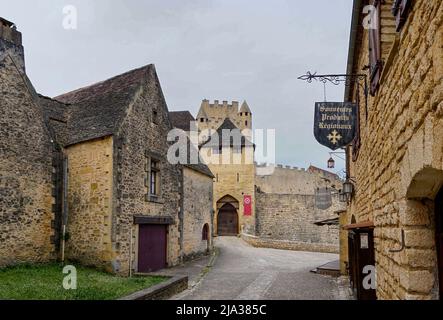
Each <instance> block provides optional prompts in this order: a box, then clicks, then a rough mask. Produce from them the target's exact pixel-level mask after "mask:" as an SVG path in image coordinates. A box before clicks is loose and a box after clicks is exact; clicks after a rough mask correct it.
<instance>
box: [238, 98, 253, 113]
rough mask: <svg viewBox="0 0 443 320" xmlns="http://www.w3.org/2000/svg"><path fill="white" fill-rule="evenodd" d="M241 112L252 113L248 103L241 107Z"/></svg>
mask: <svg viewBox="0 0 443 320" xmlns="http://www.w3.org/2000/svg"><path fill="white" fill-rule="evenodd" d="M240 112H249V113H252V112H251V109H250V108H249V106H248V103H247V102H246V101H244V102H243V104H242V105H241V108H240Z"/></svg>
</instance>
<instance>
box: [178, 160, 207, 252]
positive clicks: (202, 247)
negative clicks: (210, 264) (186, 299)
mask: <svg viewBox="0 0 443 320" xmlns="http://www.w3.org/2000/svg"><path fill="white" fill-rule="evenodd" d="M183 175H184V179H183V197H184V204H183V206H184V217H183V227H184V243H183V253H184V256H185V259H188V258H192V257H194V256H198V255H200V254H202V253H205V252H206V251H207V250H208V249H209V250H210V249H211V247H212V230H213V224H212V215H213V214H212V211H213V203H212V184H213V180H212V178H211V177H208V176H206V175H204V174H201V173H199V172H196V171H194V170H192V169H189V168H186V167H185V168H184V169H183ZM205 224H208V225H209V234H208V236H209V246H208V241H205V240H202V235H203V226H204V225H205Z"/></svg>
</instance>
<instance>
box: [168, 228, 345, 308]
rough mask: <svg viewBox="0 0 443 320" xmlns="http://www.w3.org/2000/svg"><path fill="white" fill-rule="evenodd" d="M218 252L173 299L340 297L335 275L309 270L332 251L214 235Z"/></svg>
mask: <svg viewBox="0 0 443 320" xmlns="http://www.w3.org/2000/svg"><path fill="white" fill-rule="evenodd" d="M216 245H217V247H218V248H219V251H220V254H219V257H218V258H217V260H216V261H215V264H214V266H213V267H212V269H211V270H210V271H209V273H208V274H207V275H206V277H205V278H204V279H203V280H202V281H201V282H200V283H199V284H198V285H197V286H196V287H195V288H194V289H193V290H190V291H187V292H185V293H183V294H181V295H180V296H177V297H176V299H183V300H210V299H212V300H268V299H269V300H344V299H348V298H349V297H348V296H347V290H346V288H344V287H343V285H339V281H338V280H337V279H336V278H333V277H329V276H323V275H318V274H313V273H311V272H310V270H312V269H314V268H316V267H318V266H320V265H322V264H325V263H327V262H329V261H331V260H334V259H337V255H335V254H327V253H312V252H295V251H284V250H275V249H263V248H254V247H251V246H249V245H248V244H246V243H245V242H243V241H242V240H241V239H238V238H235V237H221V238H217V241H216Z"/></svg>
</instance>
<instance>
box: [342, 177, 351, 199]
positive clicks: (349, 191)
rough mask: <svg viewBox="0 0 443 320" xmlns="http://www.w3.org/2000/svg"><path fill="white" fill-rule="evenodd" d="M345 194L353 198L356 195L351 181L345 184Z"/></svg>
mask: <svg viewBox="0 0 443 320" xmlns="http://www.w3.org/2000/svg"><path fill="white" fill-rule="evenodd" d="M343 193H344V194H346V195H350V196H352V194H353V193H354V185H353V184H352V182H351V181H349V180H346V182H345V183H343Z"/></svg>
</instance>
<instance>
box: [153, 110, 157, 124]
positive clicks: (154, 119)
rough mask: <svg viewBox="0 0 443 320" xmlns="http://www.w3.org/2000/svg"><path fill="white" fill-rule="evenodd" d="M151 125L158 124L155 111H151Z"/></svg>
mask: <svg viewBox="0 0 443 320" xmlns="http://www.w3.org/2000/svg"><path fill="white" fill-rule="evenodd" d="M152 123H154V124H158V111H157V110H156V109H154V110H152Z"/></svg>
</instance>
